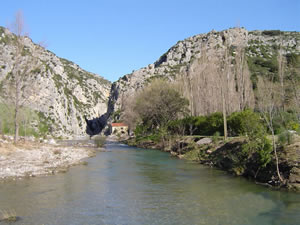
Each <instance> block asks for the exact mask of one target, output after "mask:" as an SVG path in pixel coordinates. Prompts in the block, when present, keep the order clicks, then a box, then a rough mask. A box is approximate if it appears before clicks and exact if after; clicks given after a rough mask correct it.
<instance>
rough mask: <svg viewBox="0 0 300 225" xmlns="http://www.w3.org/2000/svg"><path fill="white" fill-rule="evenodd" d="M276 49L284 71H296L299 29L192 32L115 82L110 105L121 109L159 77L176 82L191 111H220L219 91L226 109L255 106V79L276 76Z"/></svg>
mask: <svg viewBox="0 0 300 225" xmlns="http://www.w3.org/2000/svg"><path fill="white" fill-rule="evenodd" d="M279 52H281V55H282V56H283V58H284V60H283V62H284V63H285V64H284V68H283V70H284V71H285V74H291V71H292V70H293V71H299V66H300V60H299V55H300V33H299V32H282V31H277V30H274V31H247V30H246V29H244V28H232V29H228V30H224V31H221V32H217V31H214V30H213V31H211V32H209V33H207V34H199V35H195V36H193V37H190V38H187V39H185V40H183V41H178V42H177V44H176V45H174V46H173V47H171V48H170V49H169V50H168V51H167V52H166V53H165V54H163V55H162V56H161V57H160V58H159V59H158V60H157V61H156V62H154V63H153V64H150V65H148V66H146V67H144V68H141V69H139V70H137V71H134V72H133V73H131V74H127V75H125V76H123V77H122V78H120V79H119V80H118V81H117V82H115V83H114V84H113V85H112V90H111V96H110V100H111V101H110V102H111V104H110V106H109V107H110V109H111V110H112V109H114V110H115V111H117V110H119V109H121V108H122V105H124V104H126V102H125V100H126V99H128V97H129V96H132V95H133V93H134V92H135V91H137V90H139V89H141V88H142V87H143V86H144V85H146V84H147V83H149V82H151V80H153V79H156V78H162V79H167V80H169V81H172V82H177V83H178V84H179V86H180V89H181V91H182V92H183V93H184V95H185V97H186V98H187V99H188V100H189V102H190V111H191V115H207V114H210V113H213V112H216V111H222V95H224V96H225V98H226V100H227V102H226V107H227V112H228V113H231V112H234V111H240V110H243V109H245V108H255V104H256V99H257V97H256V91H257V88H258V82H259V79H260V78H268V77H269V78H270V77H274V79H273V80H275V81H278V79H279V78H278V71H279V69H280V66H279V63H278V57H279ZM224 84H226V85H224ZM286 93H287V92H286ZM292 102H293V101H292V100H291V101H289V102H287V103H286V104H290V105H291V104H293V103H292Z"/></svg>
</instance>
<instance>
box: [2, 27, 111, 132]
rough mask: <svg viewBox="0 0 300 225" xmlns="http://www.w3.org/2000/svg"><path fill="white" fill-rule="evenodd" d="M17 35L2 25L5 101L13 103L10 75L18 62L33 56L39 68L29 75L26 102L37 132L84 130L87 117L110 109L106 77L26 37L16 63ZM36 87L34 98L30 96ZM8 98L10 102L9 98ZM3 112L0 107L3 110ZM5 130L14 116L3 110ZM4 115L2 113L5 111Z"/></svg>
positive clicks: (26, 82)
mask: <svg viewBox="0 0 300 225" xmlns="http://www.w3.org/2000/svg"><path fill="white" fill-rule="evenodd" d="M16 38H17V37H16V36H15V35H14V34H12V33H11V32H10V31H9V30H7V29H5V28H3V27H0V90H1V92H0V93H1V96H2V97H3V99H4V103H5V104H2V105H1V107H2V109H3V110H4V106H5V105H6V107H7V104H8V103H9V102H10V101H9V100H10V99H11V96H10V95H9V94H8V91H9V90H10V89H11V88H12V87H11V86H9V85H10V83H9V82H8V81H9V80H10V76H11V74H12V70H13V69H14V67H16V64H22V63H23V62H22V60H24V63H25V64H26V57H27V56H34V59H36V61H35V62H34V63H33V64H34V65H29V66H32V67H33V66H36V65H38V66H36V69H34V70H33V71H31V72H30V73H28V74H26V76H25V80H24V82H25V85H24V86H25V90H24V95H25V96H23V97H24V99H26V102H25V104H24V106H25V108H27V109H28V110H29V111H30V113H29V114H31V115H32V116H33V114H36V115H37V117H36V118H35V119H33V120H30V121H31V122H30V125H31V127H33V128H34V129H35V130H36V132H40V133H41V132H42V133H44V134H45V135H47V134H51V135H53V136H55V137H68V136H73V135H82V134H84V133H85V129H86V124H85V121H84V115H86V116H87V118H93V117H98V116H100V115H101V114H103V113H105V112H106V111H107V102H108V97H109V91H110V87H111V84H110V82H109V81H107V80H105V79H104V78H102V77H100V76H98V75H96V74H93V73H90V72H87V71H85V70H83V69H81V68H80V67H79V66H78V65H76V64H74V63H73V62H70V61H68V60H66V59H63V58H59V57H58V56H56V55H55V54H54V53H52V52H50V51H48V50H46V49H44V48H43V47H41V46H39V45H36V44H34V43H33V42H32V41H31V39H29V38H27V37H25V39H24V41H25V47H24V53H22V56H23V58H22V59H21V62H16V60H17V59H16V57H15V55H14V54H15V52H16V44H17V41H16ZM32 89H35V96H34V98H33V97H32V96H31V95H29V93H30V91H31V90H32ZM6 100H7V101H6ZM0 111H1V110H0ZM4 114H5V118H2V129H6V131H8V129H10V127H12V125H11V124H8V123H12V118H11V117H9V115H7V114H8V113H4ZM2 116H3V114H2Z"/></svg>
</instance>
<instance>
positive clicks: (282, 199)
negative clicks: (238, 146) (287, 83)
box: [0, 142, 300, 225]
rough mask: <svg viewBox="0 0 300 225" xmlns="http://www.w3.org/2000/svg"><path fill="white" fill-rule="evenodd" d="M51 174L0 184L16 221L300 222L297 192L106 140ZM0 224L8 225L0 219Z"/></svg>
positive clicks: (61, 224)
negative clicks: (83, 159) (63, 170)
mask: <svg viewBox="0 0 300 225" xmlns="http://www.w3.org/2000/svg"><path fill="white" fill-rule="evenodd" d="M87 161H88V165H87V166H86V165H79V166H75V167H72V168H70V170H69V171H68V172H67V173H61V174H56V175H54V176H45V177H36V178H26V179H22V180H15V181H13V180H9V181H2V182H1V183H0V210H7V211H8V210H14V211H15V212H16V214H17V216H18V218H19V220H18V221H17V222H16V223H15V224H45V225H55V224H57V225H69V224H73V225H76V224H78V225H79V224H80V225H82V224H99V225H100V224H210V225H213V224H260V225H264V224H287V225H289V224H299V221H300V194H297V193H289V192H279V191H274V190H271V189H267V188H265V187H262V186H259V185H255V184H253V183H251V182H249V181H247V180H245V179H244V178H240V177H233V176H230V175H228V174H226V172H223V171H220V170H217V169H213V168H208V167H205V166H202V165H199V164H196V163H192V162H189V161H185V160H178V159H177V158H174V157H171V156H170V155H169V154H168V153H165V152H160V151H157V150H145V149H138V148H134V147H129V146H127V145H124V144H120V143H117V142H107V144H106V146H105V151H103V152H99V153H97V155H96V157H93V158H90V159H88V160H87ZM0 224H6V223H5V222H2V223H0Z"/></svg>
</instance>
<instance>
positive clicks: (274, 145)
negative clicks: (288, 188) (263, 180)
mask: <svg viewBox="0 0 300 225" xmlns="http://www.w3.org/2000/svg"><path fill="white" fill-rule="evenodd" d="M272 142H273V143H272V144H273V150H274V155H275V159H276V171H277V176H278V178H279V180H280V182H281V183H282V182H283V179H282V177H281V175H280V171H279V160H278V156H277V148H276V141H275V134H274V131H273V130H272Z"/></svg>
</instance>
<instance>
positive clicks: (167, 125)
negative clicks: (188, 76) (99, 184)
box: [118, 80, 300, 186]
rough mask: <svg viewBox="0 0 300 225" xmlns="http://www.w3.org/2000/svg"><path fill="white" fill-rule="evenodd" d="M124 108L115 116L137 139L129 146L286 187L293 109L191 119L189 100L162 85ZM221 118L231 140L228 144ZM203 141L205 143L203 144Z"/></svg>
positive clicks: (153, 85) (296, 124)
mask: <svg viewBox="0 0 300 225" xmlns="http://www.w3.org/2000/svg"><path fill="white" fill-rule="evenodd" d="M126 106H127V107H125V109H124V111H123V112H118V113H119V114H120V115H119V116H120V118H121V119H123V120H126V122H127V123H128V124H129V126H130V127H131V129H132V130H133V131H134V134H135V138H134V139H131V140H129V141H128V144H131V145H136V146H140V147H145V148H158V149H162V150H165V151H170V152H171V153H172V154H175V155H179V156H180V157H184V158H186V159H190V160H196V161H199V162H201V163H205V164H209V165H215V166H217V167H220V168H223V169H225V170H227V171H230V172H232V173H234V174H237V175H244V176H248V177H252V178H254V179H255V180H257V181H259V182H264V183H267V182H269V184H271V185H279V186H282V185H286V184H287V179H288V178H289V174H290V173H289V172H288V169H289V168H291V167H292V166H291V164H288V163H287V161H286V160H285V159H284V157H285V156H286V151H285V149H286V148H287V146H289V145H291V144H293V143H294V141H295V138H296V137H298V136H297V134H296V133H297V132H298V134H299V133H300V129H299V120H298V119H299V118H298V111H296V110H292V109H289V110H281V108H280V107H278V108H277V107H274V110H272V111H264V110H263V109H264V108H258V110H257V111H253V110H251V109H245V110H243V111H240V112H234V113H232V114H230V115H226V117H224V115H223V114H222V113H220V112H216V113H213V114H210V115H207V116H189V113H188V110H187V106H188V102H187V100H186V99H184V98H183V97H182V96H181V94H180V92H179V91H178V89H176V86H174V85H173V84H169V83H168V82H167V81H165V80H155V81H153V82H152V83H150V84H149V85H148V86H146V88H145V89H143V90H141V91H140V92H139V93H137V94H136V96H134V98H133V99H131V100H130V104H127V105H126ZM264 106H267V104H266V103H265V104H264ZM268 109H269V108H268ZM272 109H273V108H272ZM275 109H276V110H275ZM224 118H226V120H227V132H228V134H229V137H230V138H228V139H226V140H224V139H223V135H224ZM270 123H271V126H270ZM204 137H209V139H208V140H209V141H208V142H207V143H205V144H201V139H203V138H204ZM199 141H200V144H199V143H198V142H199Z"/></svg>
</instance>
